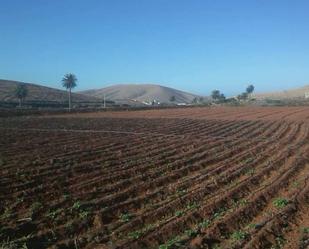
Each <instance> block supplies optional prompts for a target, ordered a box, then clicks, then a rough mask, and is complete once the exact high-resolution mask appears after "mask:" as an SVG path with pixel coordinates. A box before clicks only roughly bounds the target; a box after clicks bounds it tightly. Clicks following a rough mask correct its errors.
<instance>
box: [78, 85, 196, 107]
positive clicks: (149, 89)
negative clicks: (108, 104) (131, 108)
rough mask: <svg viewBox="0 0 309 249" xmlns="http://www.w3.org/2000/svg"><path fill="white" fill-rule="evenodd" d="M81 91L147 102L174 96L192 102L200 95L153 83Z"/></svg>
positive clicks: (114, 99)
mask: <svg viewBox="0 0 309 249" xmlns="http://www.w3.org/2000/svg"><path fill="white" fill-rule="evenodd" d="M80 93H82V94H85V95H89V96H93V97H97V98H100V99H103V98H104V95H105V97H106V99H108V100H112V101H117V100H134V101H138V102H146V103H151V102H152V101H153V100H156V101H158V102H161V103H170V102H171V98H173V96H174V97H175V101H174V102H175V103H191V102H192V100H193V99H194V98H195V97H199V96H198V95H195V94H191V93H187V92H183V91H180V90H176V89H173V88H169V87H164V86H160V85H153V84H121V85H113V86H109V87H105V88H101V89H93V90H87V91H82V92H80Z"/></svg>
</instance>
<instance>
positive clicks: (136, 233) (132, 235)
mask: <svg viewBox="0 0 309 249" xmlns="http://www.w3.org/2000/svg"><path fill="white" fill-rule="evenodd" d="M142 234H143V232H142V231H139V230H138V231H134V232H130V233H128V237H129V238H130V239H138V238H139V237H141V235H142Z"/></svg>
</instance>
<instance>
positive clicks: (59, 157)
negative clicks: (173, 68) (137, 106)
mask: <svg viewBox="0 0 309 249" xmlns="http://www.w3.org/2000/svg"><path fill="white" fill-rule="evenodd" d="M0 134H1V136H0V241H6V242H8V241H13V242H14V243H15V244H16V245H18V246H19V247H17V248H22V246H25V245H26V246H27V248H35V249H36V248H72V249H77V248H78V249H79V248H87V249H90V248H98V249H99V248H101V249H103V248H117V249H120V248H121V249H129V248H159V249H167V248H212V249H215V248H217V249H219V248H221V249H223V248H225V249H230V248H247V249H251V248H269V249H277V248H284V249H288V248H301V249H305V248H307V247H308V245H309V108H306V107H293V108H292V107H291V108H279V107H273V108H264V107H255V108H253V107H243V108H185V109H165V110H149V111H128V112H101V113H87V114H72V115H58V116H43V117H34V116H33V117H18V118H2V119H0Z"/></svg>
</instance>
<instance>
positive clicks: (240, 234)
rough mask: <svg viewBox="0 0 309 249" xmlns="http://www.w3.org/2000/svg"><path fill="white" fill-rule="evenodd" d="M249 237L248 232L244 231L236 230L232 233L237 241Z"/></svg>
mask: <svg viewBox="0 0 309 249" xmlns="http://www.w3.org/2000/svg"><path fill="white" fill-rule="evenodd" d="M246 237H247V233H246V232H244V231H236V232H234V233H233V234H232V235H231V238H232V239H233V240H236V241H240V240H244V239H245V238H246Z"/></svg>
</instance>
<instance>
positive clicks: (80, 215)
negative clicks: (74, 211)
mask: <svg viewBox="0 0 309 249" xmlns="http://www.w3.org/2000/svg"><path fill="white" fill-rule="evenodd" d="M89 215H90V212H89V211H88V210H84V211H82V212H80V213H79V217H80V218H81V219H86V218H88V216H89Z"/></svg>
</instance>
